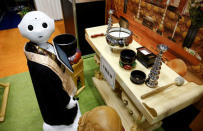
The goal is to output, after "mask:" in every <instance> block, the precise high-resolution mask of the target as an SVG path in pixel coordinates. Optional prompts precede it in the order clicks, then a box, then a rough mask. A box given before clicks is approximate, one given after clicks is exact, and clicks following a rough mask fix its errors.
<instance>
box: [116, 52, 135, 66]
mask: <svg viewBox="0 0 203 131" xmlns="http://www.w3.org/2000/svg"><path fill="white" fill-rule="evenodd" d="M135 59H136V53H135V52H134V51H133V50H130V49H124V50H122V51H121V53H120V61H121V62H122V63H123V64H126V65H131V64H133V63H134V62H135Z"/></svg>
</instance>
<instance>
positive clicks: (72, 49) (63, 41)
mask: <svg viewBox="0 0 203 131" xmlns="http://www.w3.org/2000/svg"><path fill="white" fill-rule="evenodd" d="M53 43H54V44H57V45H59V47H61V49H62V50H63V51H64V52H65V53H66V55H67V57H70V56H73V55H74V54H75V53H76V48H77V40H76V38H75V36H73V35H71V34H62V35H58V36H56V37H55V38H54V39H53Z"/></svg>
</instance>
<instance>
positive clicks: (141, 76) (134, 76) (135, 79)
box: [130, 70, 146, 84]
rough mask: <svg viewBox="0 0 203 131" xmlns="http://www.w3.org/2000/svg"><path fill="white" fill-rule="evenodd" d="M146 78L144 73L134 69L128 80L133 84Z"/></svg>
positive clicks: (140, 82) (139, 82)
mask: <svg viewBox="0 0 203 131" xmlns="http://www.w3.org/2000/svg"><path fill="white" fill-rule="evenodd" d="M145 79H146V74H145V73H144V72H143V71H140V70H134V71H132V72H131V74H130V80H131V81H132V82H133V83H135V84H143V83H144V82H145Z"/></svg>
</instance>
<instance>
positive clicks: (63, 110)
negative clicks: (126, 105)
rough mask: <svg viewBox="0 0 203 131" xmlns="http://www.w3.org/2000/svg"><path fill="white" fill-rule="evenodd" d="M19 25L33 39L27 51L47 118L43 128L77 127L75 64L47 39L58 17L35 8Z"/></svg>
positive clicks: (74, 130)
mask: <svg viewBox="0 0 203 131" xmlns="http://www.w3.org/2000/svg"><path fill="white" fill-rule="evenodd" d="M18 28H19V30H20V33H21V34H22V36H24V37H25V38H27V39H29V40H30V41H29V42H27V43H26V45H25V47H24V52H25V55H26V58H27V65H28V68H29V72H30V76H31V80H32V83H33V87H34V90H35V94H36V97H37V101H38V105H39V108H40V111H41V114H42V117H43V120H44V124H43V130H44V131H77V127H78V121H79V118H80V116H81V113H80V109H79V104H78V101H77V100H76V99H74V95H75V94H76V91H77V88H76V85H75V84H74V82H73V80H72V78H71V76H70V73H72V72H73V69H72V66H71V64H70V62H69V60H68V58H67V57H64V56H65V53H64V52H63V50H62V49H60V47H59V46H58V45H57V44H55V43H53V45H52V44H50V43H48V42H47V41H48V39H49V38H50V36H51V34H52V33H53V32H54V29H55V25H54V20H53V19H51V18H50V17H48V16H47V15H46V14H44V13H43V12H40V11H32V12H29V13H27V14H26V15H25V16H24V17H23V19H22V21H21V22H20V24H19V25H18ZM60 54H61V55H62V56H63V57H61V56H60Z"/></svg>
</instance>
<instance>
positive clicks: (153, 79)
mask: <svg viewBox="0 0 203 131" xmlns="http://www.w3.org/2000/svg"><path fill="white" fill-rule="evenodd" d="M157 48H158V50H159V54H158V55H157V57H156V59H155V62H154V65H153V67H152V69H151V70H150V73H149V75H148V78H147V80H146V82H145V83H146V85H147V86H148V87H150V88H155V87H157V85H158V79H159V74H160V70H161V65H162V56H163V53H164V52H166V51H167V50H168V46H166V45H164V44H160V45H158V46H157Z"/></svg>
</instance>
